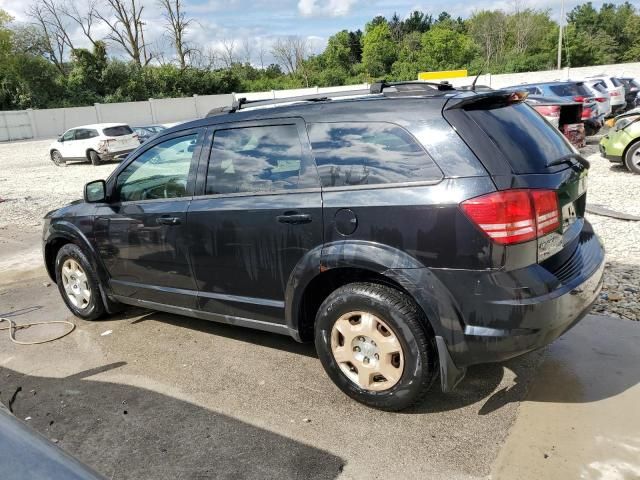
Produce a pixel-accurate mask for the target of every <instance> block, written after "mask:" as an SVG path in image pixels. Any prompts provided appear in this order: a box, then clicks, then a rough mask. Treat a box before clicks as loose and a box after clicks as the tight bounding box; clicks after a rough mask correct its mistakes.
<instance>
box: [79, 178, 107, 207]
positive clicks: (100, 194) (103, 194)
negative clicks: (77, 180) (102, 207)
mask: <svg viewBox="0 0 640 480" xmlns="http://www.w3.org/2000/svg"><path fill="white" fill-rule="evenodd" d="M106 200H107V184H106V182H105V181H104V180H94V181H93V182H89V183H87V184H86V185H85V186H84V201H85V202H87V203H99V202H105V201H106Z"/></svg>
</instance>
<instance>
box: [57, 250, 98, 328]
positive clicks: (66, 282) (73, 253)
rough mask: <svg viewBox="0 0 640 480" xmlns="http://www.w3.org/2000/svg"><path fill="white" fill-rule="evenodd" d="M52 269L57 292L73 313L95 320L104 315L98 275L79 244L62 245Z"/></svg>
mask: <svg viewBox="0 0 640 480" xmlns="http://www.w3.org/2000/svg"><path fill="white" fill-rule="evenodd" d="M55 272H56V283H57V284H58V290H59V291H60V295H62V299H63V300H64V303H65V304H66V305H67V307H68V308H69V310H71V311H72V312H73V314H74V315H75V316H76V317H80V318H82V319H84V320H96V319H98V318H100V317H101V316H103V315H104V313H105V311H106V310H105V307H104V303H103V301H102V297H101V296H100V287H99V286H98V276H97V275H96V272H95V271H94V270H93V268H92V267H91V264H90V263H89V261H88V260H87V257H86V255H85V254H84V252H83V251H82V249H81V248H80V247H78V246H77V245H75V244H72V243H69V244H67V245H64V246H63V247H62V248H61V249H60V251H59V252H58V255H57V257H56V263H55Z"/></svg>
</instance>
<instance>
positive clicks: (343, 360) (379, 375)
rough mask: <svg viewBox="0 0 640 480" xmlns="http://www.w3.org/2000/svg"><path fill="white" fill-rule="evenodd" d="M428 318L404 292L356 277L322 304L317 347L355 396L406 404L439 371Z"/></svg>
mask: <svg viewBox="0 0 640 480" xmlns="http://www.w3.org/2000/svg"><path fill="white" fill-rule="evenodd" d="M424 322H425V319H424V318H423V314H422V312H421V311H420V309H419V308H418V307H417V305H416V304H415V303H414V302H413V300H412V299H411V298H409V297H408V296H407V295H405V294H404V293H402V292H399V291H398V290H395V289H393V288H390V287H387V286H384V285H378V284H371V283H353V284H349V285H346V286H344V287H341V288H339V289H337V290H336V291H334V292H333V293H332V294H331V295H329V297H327V299H326V300H325V301H324V302H323V304H322V305H321V306H320V309H319V311H318V314H317V317H316V325H315V343H316V349H317V351H318V356H319V358H320V361H321V363H322V366H323V367H324V369H325V371H326V372H327V374H328V375H329V377H330V378H331V379H332V380H333V382H334V383H335V384H336V385H337V386H338V388H340V389H341V390H342V391H343V392H344V393H346V394H347V395H349V396H350V397H351V398H353V399H355V400H357V401H359V402H361V403H364V404H365V405H368V406H370V407H374V408H378V409H382V410H389V411H396V410H402V409H404V408H407V407H410V406H411V405H413V404H415V403H417V402H419V401H421V400H422V399H423V398H424V397H425V395H426V393H427V391H428V390H429V387H430V386H431V384H432V383H433V380H434V379H435V377H436V372H437V362H436V350H435V346H434V343H433V338H432V337H431V336H430V335H429V334H428V332H427V329H426V328H425V323H424Z"/></svg>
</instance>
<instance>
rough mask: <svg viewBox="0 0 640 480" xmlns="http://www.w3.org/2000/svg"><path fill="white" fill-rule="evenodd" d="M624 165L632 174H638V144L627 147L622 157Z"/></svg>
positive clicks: (639, 166) (639, 159)
mask: <svg viewBox="0 0 640 480" xmlns="http://www.w3.org/2000/svg"><path fill="white" fill-rule="evenodd" d="M624 164H625V165H626V166H627V168H628V169H629V170H630V171H632V172H633V173H637V174H640V142H637V143H636V144H634V145H631V147H629V150H627V153H626V154H625V156H624Z"/></svg>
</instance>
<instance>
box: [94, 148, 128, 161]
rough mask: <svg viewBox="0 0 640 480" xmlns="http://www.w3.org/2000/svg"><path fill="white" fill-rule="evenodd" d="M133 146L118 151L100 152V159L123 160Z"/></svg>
mask: <svg viewBox="0 0 640 480" xmlns="http://www.w3.org/2000/svg"><path fill="white" fill-rule="evenodd" d="M134 150H135V148H130V149H128V150H120V151H118V152H106V153H101V154H100V160H124V159H125V158H126V156H127V155H129V154H130V153H131V152H133V151H134Z"/></svg>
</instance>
